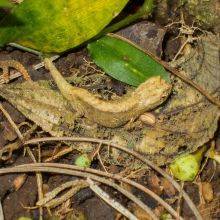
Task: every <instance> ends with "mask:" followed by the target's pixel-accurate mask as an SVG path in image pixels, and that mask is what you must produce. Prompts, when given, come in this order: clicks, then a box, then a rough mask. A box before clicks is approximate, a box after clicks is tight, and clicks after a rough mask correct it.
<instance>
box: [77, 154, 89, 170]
mask: <svg viewBox="0 0 220 220" xmlns="http://www.w3.org/2000/svg"><path fill="white" fill-rule="evenodd" d="M91 162H92V161H91V159H90V158H89V156H88V155H87V154H82V155H80V156H78V157H77V158H76V160H75V165H76V166H79V167H85V168H86V167H90V165H91Z"/></svg>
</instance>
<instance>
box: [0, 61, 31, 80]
mask: <svg viewBox="0 0 220 220" xmlns="http://www.w3.org/2000/svg"><path fill="white" fill-rule="evenodd" d="M10 68H13V69H16V70H17V71H19V72H20V73H21V74H22V75H23V77H24V79H25V80H31V77H30V75H29V73H28V71H27V69H26V68H25V67H24V66H23V65H22V64H21V63H20V62H18V61H16V60H4V61H0V69H2V78H3V80H4V82H5V83H7V82H9V80H10V71H9V69H10Z"/></svg>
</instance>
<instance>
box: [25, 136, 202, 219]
mask: <svg viewBox="0 0 220 220" xmlns="http://www.w3.org/2000/svg"><path fill="white" fill-rule="evenodd" d="M45 141H83V142H93V143H103V144H105V145H107V146H109V147H110V146H111V147H114V148H117V149H119V150H122V151H124V152H126V153H128V154H131V155H132V156H134V157H136V158H138V159H139V160H141V161H142V162H144V163H145V164H147V165H148V166H149V167H151V168H152V169H154V170H156V171H157V172H158V173H160V174H161V175H162V176H163V177H165V178H166V179H167V180H168V181H169V182H170V183H171V184H172V185H173V186H174V187H175V188H176V189H177V190H178V191H179V192H180V191H181V186H180V185H179V184H178V183H177V182H176V181H175V180H174V179H173V178H172V177H171V176H170V175H169V174H167V173H166V172H165V171H164V170H162V169H161V168H160V167H158V166H157V165H155V164H154V163H153V162H151V161H150V160H148V159H147V158H146V157H144V156H142V155H140V154H139V153H137V152H135V151H132V150H130V149H128V148H126V147H122V146H120V145H117V144H114V143H112V142H111V141H108V140H102V139H96V138H85V137H45V138H36V139H32V140H29V141H26V142H25V143H24V144H25V145H26V144H36V143H39V142H45ZM182 193H183V198H184V199H185V200H186V202H187V203H188V206H189V207H190V209H191V210H192V212H193V213H194V215H195V217H196V218H197V219H198V220H202V216H201V215H200V213H199V211H198V209H197V208H196V206H195V204H194V203H193V202H192V200H191V199H190V198H189V196H188V194H187V193H186V192H185V191H184V190H183V191H182ZM159 198H160V197H159Z"/></svg>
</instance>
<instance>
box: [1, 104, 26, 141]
mask: <svg viewBox="0 0 220 220" xmlns="http://www.w3.org/2000/svg"><path fill="white" fill-rule="evenodd" d="M0 110H1V111H2V113H3V114H4V116H5V117H6V118H7V120H8V122H9V123H10V124H11V126H12V127H13V128H14V130H15V132H16V134H17V135H18V137H19V139H20V140H21V141H22V140H23V139H24V137H23V135H22V134H21V132H20V131H19V129H18V127H17V125H16V124H15V123H14V121H13V120H12V118H11V116H10V115H9V114H8V112H7V111H6V110H5V109H4V107H3V105H2V104H0Z"/></svg>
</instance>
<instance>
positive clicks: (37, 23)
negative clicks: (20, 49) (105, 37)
mask: <svg viewBox="0 0 220 220" xmlns="http://www.w3.org/2000/svg"><path fill="white" fill-rule="evenodd" d="M127 2H128V0H120V1H118V0H65V1H61V0H47V1H45V0H24V1H23V2H22V3H20V4H18V5H16V7H14V8H13V10H12V11H11V13H10V14H9V15H8V16H6V17H5V18H4V19H3V20H1V22H0V33H1V34H0V46H3V45H5V44H7V43H10V42H13V43H17V44H20V45H22V46H24V47H29V48H32V49H35V50H38V51H41V52H44V53H62V52H64V51H66V50H68V49H71V48H74V47H76V46H78V45H80V44H82V43H83V42H85V41H87V40H89V39H90V38H92V37H94V36H95V35H96V34H98V33H99V32H100V31H101V30H102V29H103V28H104V27H105V26H106V25H107V24H109V23H110V21H111V20H112V19H113V18H114V17H116V16H117V15H118V14H119V13H120V11H121V10H122V9H123V8H124V6H125V5H126V3H127Z"/></svg>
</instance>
